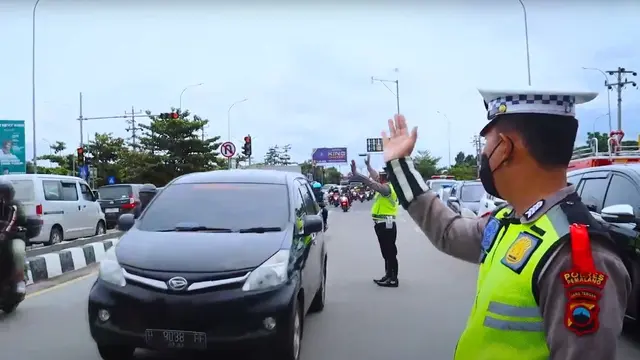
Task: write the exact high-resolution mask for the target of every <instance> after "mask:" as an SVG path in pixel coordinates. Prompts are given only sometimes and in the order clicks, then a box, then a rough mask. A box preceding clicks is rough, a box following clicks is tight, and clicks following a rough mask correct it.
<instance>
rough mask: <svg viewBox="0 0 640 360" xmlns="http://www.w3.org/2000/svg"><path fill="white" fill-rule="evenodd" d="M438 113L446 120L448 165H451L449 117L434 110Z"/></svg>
mask: <svg viewBox="0 0 640 360" xmlns="http://www.w3.org/2000/svg"><path fill="white" fill-rule="evenodd" d="M436 112H437V113H438V114H440V115H442V116H443V117H444V118H445V119H446V120H447V144H448V149H449V159H448V160H449V167H451V120H449V117H448V116H447V114H445V113H443V112H440V111H436Z"/></svg>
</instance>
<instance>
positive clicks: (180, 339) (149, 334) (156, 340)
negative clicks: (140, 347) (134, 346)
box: [144, 329, 207, 350]
mask: <svg viewBox="0 0 640 360" xmlns="http://www.w3.org/2000/svg"><path fill="white" fill-rule="evenodd" d="M144 337H145V341H146V342H147V345H149V346H150V347H151V348H154V349H192V350H204V349H206V348H207V334H206V333H203V332H195V331H182V330H156V329H147V330H146V331H145V334H144Z"/></svg>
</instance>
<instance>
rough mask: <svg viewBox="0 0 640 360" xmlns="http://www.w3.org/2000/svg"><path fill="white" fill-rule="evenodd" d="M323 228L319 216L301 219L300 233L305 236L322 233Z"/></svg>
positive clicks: (307, 216) (306, 216) (308, 216)
mask: <svg viewBox="0 0 640 360" xmlns="http://www.w3.org/2000/svg"><path fill="white" fill-rule="evenodd" d="M323 227H324V223H323V222H322V216H320V215H305V216H304V217H303V218H302V231H303V235H305V236H307V235H311V234H313V233H317V232H322V230H323Z"/></svg>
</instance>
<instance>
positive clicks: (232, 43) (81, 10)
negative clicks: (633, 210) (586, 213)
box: [0, 0, 640, 170]
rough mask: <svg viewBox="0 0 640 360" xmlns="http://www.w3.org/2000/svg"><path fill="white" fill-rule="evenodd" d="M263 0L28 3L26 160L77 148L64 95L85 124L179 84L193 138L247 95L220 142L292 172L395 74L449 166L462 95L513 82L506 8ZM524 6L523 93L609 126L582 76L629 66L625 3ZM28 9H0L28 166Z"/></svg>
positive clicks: (353, 149)
mask: <svg viewBox="0 0 640 360" xmlns="http://www.w3.org/2000/svg"><path fill="white" fill-rule="evenodd" d="M263 2H264V3H265V5H262V6H258V5H256V3H250V2H243V1H233V3H239V4H240V3H242V4H244V5H235V6H230V5H229V4H231V3H232V1H227V0H219V1H204V0H202V1H195V0H194V1H190V0H181V1H180V0H176V1H163V0H157V1H148V0H147V1H145V0H131V1H127V2H125V1H114V0H84V1H70V0H66V1H65V0H41V2H40V5H39V6H38V9H37V16H36V18H37V20H36V83H37V97H36V104H37V112H36V121H37V134H36V140H37V152H38V154H39V155H42V154H47V153H48V152H49V149H48V144H47V142H51V143H53V142H54V141H56V140H61V141H65V142H66V143H67V144H69V146H70V147H71V148H74V147H75V146H76V145H77V144H78V143H79V141H80V134H79V133H80V131H79V126H78V121H76V120H74V119H76V118H77V117H78V112H79V101H78V93H79V92H83V94H84V107H83V111H84V116H85V117H95V116H109V115H122V114H123V113H124V111H131V106H133V107H134V108H135V110H136V111H138V110H146V109H150V110H151V111H153V112H154V113H159V112H164V111H168V110H169V108H170V107H171V106H176V107H177V106H178V103H179V100H180V93H181V91H182V90H183V89H184V88H185V87H186V86H188V85H191V84H197V83H204V85H202V86H199V87H193V88H190V89H188V90H187V91H186V92H185V93H184V96H183V98H182V102H183V108H186V109H189V110H191V111H192V112H193V113H196V114H198V115H200V116H202V117H204V118H208V119H209V120H210V121H211V125H210V127H209V128H208V129H207V130H206V131H207V133H209V134H216V135H221V136H222V137H223V139H226V138H227V109H228V108H229V106H230V105H231V104H232V103H234V102H236V101H238V100H242V99H243V98H245V97H246V98H248V101H246V102H244V103H241V104H238V105H237V106H235V107H234V109H233V110H232V111H231V113H230V114H231V138H232V140H233V141H234V142H236V144H238V145H239V144H240V143H241V141H242V138H243V137H244V136H245V135H246V134H249V133H250V134H251V135H252V136H253V141H254V147H253V151H254V155H255V156H256V157H257V159H258V160H261V159H262V157H263V154H264V153H265V151H266V150H267V148H268V147H269V146H271V145H276V144H280V145H284V144H291V145H292V152H293V154H292V157H293V159H294V160H295V161H304V160H306V159H308V158H309V157H310V152H311V149H312V148H315V147H333V146H336V147H337V146H346V147H348V151H349V157H350V158H353V157H356V156H357V153H358V152H362V151H363V150H364V149H365V139H366V138H367V137H377V136H379V133H380V130H382V129H383V128H384V126H385V125H386V119H387V118H388V117H390V116H392V115H393V113H394V112H395V106H396V104H395V98H394V95H393V94H391V93H390V92H389V91H388V90H387V89H386V88H385V87H384V86H383V85H382V84H380V83H375V84H371V81H370V77H371V76H376V77H380V78H386V79H390V80H394V79H395V77H396V76H398V77H399V80H400V107H401V111H402V112H403V113H404V114H406V116H407V118H408V120H409V122H410V123H411V125H414V124H415V125H418V126H419V131H420V138H419V140H418V146H417V148H418V149H426V150H430V151H431V152H432V153H434V154H436V155H438V156H442V158H443V161H442V162H441V164H442V165H447V163H448V162H447V157H448V152H449V146H448V143H449V142H450V144H451V157H452V158H453V157H454V156H455V154H456V153H457V152H458V151H465V152H472V149H473V147H472V145H471V144H470V141H471V138H472V136H473V135H474V134H475V133H477V132H478V131H479V129H480V128H481V127H482V126H483V124H484V122H485V121H486V115H485V113H484V107H483V104H482V99H481V97H480V96H479V94H478V92H477V90H476V89H477V88H478V87H481V88H483V87H484V88H508V87H518V88H521V87H523V86H524V85H526V81H527V67H526V55H525V54H526V50H525V49H526V48H525V33H524V21H523V13H522V8H521V6H520V4H519V2H518V1H517V0H491V1H468V2H467V1H463V0H457V1H446V2H445V1H442V3H441V4H440V3H439V2H436V1H434V0H424V1H422V2H421V3H423V4H424V5H417V3H418V1H414V2H412V1H406V2H402V1H395V2H393V4H394V5H381V4H376V5H364V4H363V3H364V2H360V1H355V0H354V1H352V3H349V1H341V2H337V1H335V2H334V1H323V2H321V1H319V0H318V1H309V2H308V3H310V4H313V3H318V4H321V3H323V4H325V5H307V6H300V5H298V6H296V5H292V4H289V3H285V2H284V1H282V0H279V1H275V0H274V1H273V2H272V3H270V6H267V5H266V3H268V1H267V0H264V1H263ZM525 2H526V3H527V11H528V20H529V37H530V49H531V73H532V82H533V85H534V86H536V87H549V86H552V87H553V88H558V87H564V88H569V89H580V90H595V91H601V95H600V96H599V97H598V98H597V99H596V100H595V101H594V102H592V103H590V104H588V105H585V106H581V107H578V118H579V119H580V121H581V125H580V132H581V134H582V135H581V137H582V138H583V137H584V134H586V132H587V131H592V130H593V129H594V128H595V129H596V130H601V131H602V130H608V119H607V116H604V117H601V116H602V115H604V114H606V113H607V111H608V110H607V96H606V95H607V94H606V91H605V88H604V86H603V81H604V77H603V75H602V74H600V73H598V72H596V71H585V70H582V69H581V67H596V68H601V69H603V70H613V69H615V68H617V67H618V66H623V67H627V68H629V69H632V70H637V71H640V48H639V47H638V43H639V41H640V1H627V2H624V1H622V0H609V1H596V0H591V1H572V0H556V1H553V2H551V1H545V0H537V1H533V0H528V1H527V0H525ZM339 3H343V4H341V5H338V4H339ZM225 5H226V6H225ZM31 14H32V4H31V1H27V0H19V1H18V0H3V1H2V2H0V41H1V42H2V48H3V49H4V51H5V55H4V56H3V57H2V58H1V59H0V64H1V66H0V78H1V79H2V81H3V83H4V86H3V87H2V88H0V104H1V105H2V106H1V107H0V118H2V119H24V120H26V121H27V126H26V131H27V137H28V142H27V146H28V148H29V149H28V151H27V156H28V158H31V157H32V150H31V147H32V145H31V143H30V142H31V138H32V129H33V127H32V126H31V121H32V116H31V26H32V25H31V24H32V23H31V19H32V18H31ZM395 68H398V69H399V72H398V73H396V72H394V69H395ZM611 95H612V106H613V109H612V110H613V112H614V113H613V120H614V125H615V119H616V113H615V111H616V97H615V93H612V94H611ZM447 119H448V121H447ZM596 119H597V120H596ZM639 120H640V92H638V91H637V90H635V89H628V90H626V91H624V92H623V128H624V130H625V131H626V132H627V134H628V135H627V137H628V138H633V139H635V138H636V136H637V134H638V132H640V121H639ZM142 121H147V120H145V119H143V120H142ZM448 122H449V123H450V132H449V134H450V135H449V136H448V125H447V124H448ZM125 127H126V124H125V122H124V120H122V119H117V120H97V121H91V122H86V123H85V127H84V132H85V141H86V133H91V134H93V133H95V132H112V133H114V134H115V135H117V136H123V137H125V136H128V134H127V132H126V131H125ZM582 138H581V139H580V140H581V141H582V140H583V139H582ZM377 165H378V166H380V165H381V159H380V161H378V164H377ZM343 170H346V168H343Z"/></svg>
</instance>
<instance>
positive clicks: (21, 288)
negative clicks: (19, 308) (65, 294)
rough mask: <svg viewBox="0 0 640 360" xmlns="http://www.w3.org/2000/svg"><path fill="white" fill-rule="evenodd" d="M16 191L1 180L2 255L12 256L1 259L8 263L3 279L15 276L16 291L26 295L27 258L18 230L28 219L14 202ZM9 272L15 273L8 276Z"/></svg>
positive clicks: (3, 269) (0, 227) (0, 240)
mask: <svg viewBox="0 0 640 360" xmlns="http://www.w3.org/2000/svg"><path fill="white" fill-rule="evenodd" d="M14 196H15V190H14V188H13V184H12V183H11V182H10V181H8V180H5V179H0V247H1V248H2V249H1V250H0V253H3V254H11V255H12V256H11V257H10V258H8V259H0V262H6V264H5V265H7V266H6V267H5V266H2V267H1V269H2V272H5V273H4V274H0V275H1V276H2V277H4V276H6V275H9V276H11V275H12V276H15V280H16V291H17V292H18V293H21V294H24V293H25V292H26V290H27V285H26V283H25V279H24V263H25V257H26V252H27V251H26V244H25V240H24V239H21V238H19V237H18V230H19V229H18V228H19V227H21V226H26V217H25V215H24V212H23V211H22V207H21V206H20V204H19V203H18V202H17V201H15V200H14ZM7 272H13V274H8V273H7Z"/></svg>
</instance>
